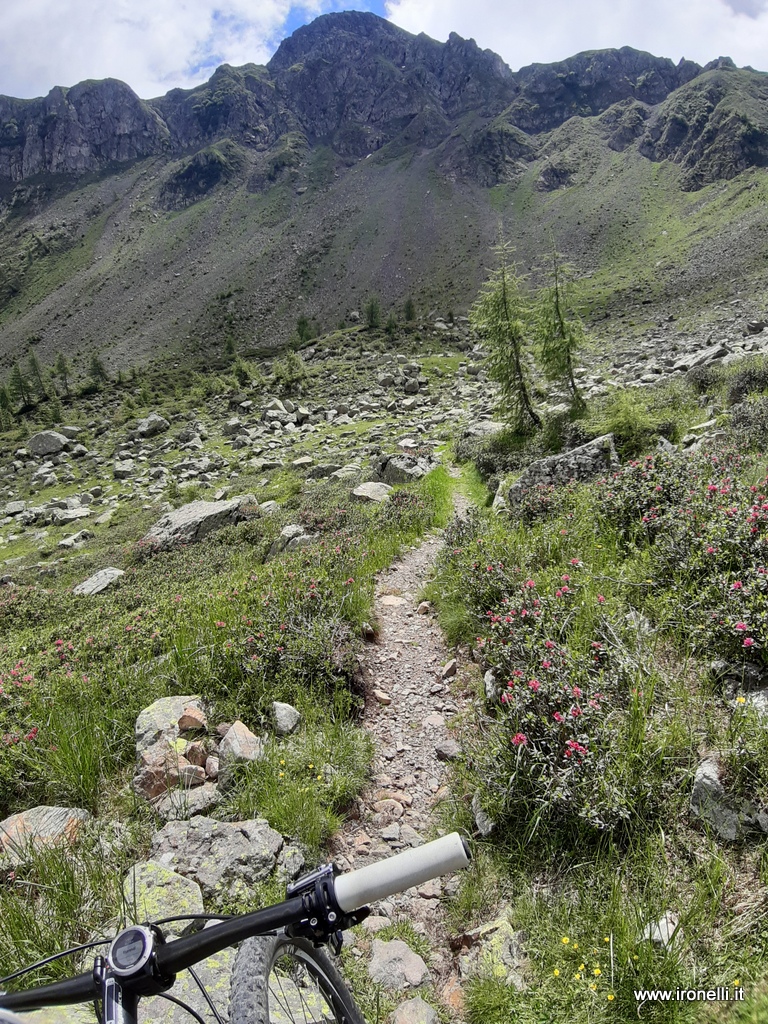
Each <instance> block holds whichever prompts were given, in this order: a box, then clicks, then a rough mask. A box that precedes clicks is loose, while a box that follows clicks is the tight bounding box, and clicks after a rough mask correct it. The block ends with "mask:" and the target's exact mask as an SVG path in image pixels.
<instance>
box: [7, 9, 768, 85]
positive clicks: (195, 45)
mask: <svg viewBox="0 0 768 1024" xmlns="http://www.w3.org/2000/svg"><path fill="white" fill-rule="evenodd" d="M767 8H768V0H675V2H674V3H671V2H670V0H537V3H535V4H532V3H531V2H530V0H503V2H502V0H472V2H471V3H468V2H467V0H357V2H354V3H345V2H344V0H303V2H302V3H301V4H295V3H292V2H291V0H109V2H105V0H24V3H15V4H12V3H6V4H5V5H4V9H3V12H2V20H0V94H4V95H6V96H8V95H10V96H19V97H32V96H41V95H45V94H46V93H47V92H49V90H50V89H51V88H52V87H53V86H55V85H63V86H70V85H74V84H75V83H76V82H78V81H81V80H83V79H85V78H106V77H112V78H120V79H122V80H123V81H125V82H127V83H128V84H129V85H130V86H131V87H132V88H133V89H134V90H135V91H136V92H137V93H138V94H139V95H140V96H142V97H145V98H150V97H153V96H158V95H160V94H162V93H165V92H167V91H168V90H169V89H172V88H174V87H177V86H180V87H183V88H189V87H190V86H193V85H197V84H199V83H200V82H202V81H205V79H207V78H208V77H210V74H211V72H212V71H213V70H214V68H215V67H216V66H217V65H218V64H220V63H224V62H226V63H229V64H234V65H236V66H237V65H240V64H245V63H248V62H254V63H266V61H268V60H269V58H270V56H271V55H272V54H273V53H274V51H275V49H276V48H277V46H278V44H279V42H280V40H281V39H283V38H284V37H285V36H287V35H290V33H291V32H292V31H294V30H295V29H296V28H298V27H299V26H300V25H302V24H304V23H306V22H307V21H311V20H312V19H313V18H314V17H316V16H317V15H319V14H323V13H326V12H328V11H333V10H368V11H373V12H374V13H376V14H379V15H381V16H382V17H387V18H389V19H390V20H392V21H393V22H394V23H395V24H397V25H399V26H401V27H402V28H404V29H406V30H408V31H409V32H414V33H418V32H426V33H427V34H428V35H430V36H432V37H433V38H435V39H440V40H445V39H446V38H447V37H448V34H449V33H450V32H452V31H455V32H458V33H459V35H461V36H464V37H465V38H469V37H471V38H474V39H475V40H476V41H477V42H478V44H479V45H480V46H482V47H487V48H489V49H492V50H494V51H495V52H496V53H499V54H500V55H501V56H502V57H503V58H504V60H505V61H506V62H507V63H508V64H509V65H510V66H511V67H512V68H513V69H517V68H519V67H521V66H522V65H524V64H532V63H536V62H542V63H544V62H549V61H555V60H562V59H564V58H565V57H568V56H571V55H572V54H574V53H577V52H579V51H580V50H588V49H599V48H603V47H610V46H634V47H636V48H637V49H641V50H648V51H650V52H651V53H654V54H656V55H657V56H663V57H671V58H672V59H673V60H674V61H678V60H679V59H680V58H681V57H687V58H688V59H691V60H695V61H698V62H699V63H700V64H704V63H706V62H707V61H709V60H712V59H714V58H715V57H718V56H721V55H727V56H730V57H732V58H733V59H734V60H735V61H736V63H737V64H739V65H746V64H748V65H751V66H753V67H755V68H758V69H760V70H768V10H767Z"/></svg>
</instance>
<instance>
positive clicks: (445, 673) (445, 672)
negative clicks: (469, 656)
mask: <svg viewBox="0 0 768 1024" xmlns="http://www.w3.org/2000/svg"><path fill="white" fill-rule="evenodd" d="M458 670H459V665H458V662H457V661H456V659H455V658H451V660H450V661H449V662H447V663H446V664H445V665H443V667H442V668H441V669H440V678H441V679H453V677H454V676H455V675H456V673H457V672H458Z"/></svg>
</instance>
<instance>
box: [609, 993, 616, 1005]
mask: <svg viewBox="0 0 768 1024" xmlns="http://www.w3.org/2000/svg"><path fill="white" fill-rule="evenodd" d="M614 998H615V997H614V994H613V992H609V993H608V1002H609V1003H612V1002H613V1000H614Z"/></svg>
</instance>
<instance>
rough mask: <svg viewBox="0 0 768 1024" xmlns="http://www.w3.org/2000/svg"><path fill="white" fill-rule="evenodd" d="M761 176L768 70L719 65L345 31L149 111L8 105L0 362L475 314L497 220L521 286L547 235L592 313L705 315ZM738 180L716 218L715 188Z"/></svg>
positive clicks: (1, 102)
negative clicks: (375, 304)
mask: <svg viewBox="0 0 768 1024" xmlns="http://www.w3.org/2000/svg"><path fill="white" fill-rule="evenodd" d="M767 165H768V76H765V75H763V74H760V73H758V72H754V71H751V70H749V69H742V70H738V69H736V68H735V67H734V65H733V63H732V62H731V61H729V60H728V59H727V58H721V59H719V60H717V61H714V62H712V64H709V65H707V66H706V67H703V68H702V67H699V66H698V65H696V64H694V63H692V62H690V61H681V62H680V63H679V64H674V63H673V62H672V61H669V60H666V59H664V58H657V57H654V56H652V55H650V54H647V53H641V52H639V51H636V50H633V49H631V48H628V47H624V48H622V49H618V50H601V51H590V52H586V53H580V54H577V55H576V56H574V57H571V58H570V59H568V60H566V61H561V62H559V63H557V64H551V65H542V64H534V65H531V66H530V67H525V68H521V69H520V70H519V71H517V72H513V71H511V70H510V69H509V68H508V67H507V66H506V65H505V64H504V62H503V61H502V60H501V58H499V57H498V56H497V55H496V54H494V53H492V52H491V51H489V50H482V49H480V48H479V47H478V46H477V45H476V44H475V43H474V41H472V40H465V39H462V38H460V37H459V36H458V35H456V34H452V35H451V36H450V37H449V39H448V40H447V42H445V43H439V42H436V41H435V40H433V39H430V38H428V37H427V36H425V35H419V36H414V35H411V34H409V33H407V32H404V31H402V30H401V29H399V28H397V27H396V26H394V25H392V24H391V23H389V22H387V21H385V20H383V19H381V18H378V17H376V16H375V15H372V14H361V13H355V12H345V13H339V14H330V15H325V16H323V17H320V18H318V19H317V20H316V21H314V22H312V23H311V24H310V25H306V26H304V27H303V28H300V29H299V30H297V31H296V32H294V33H293V35H292V36H291V37H290V38H289V39H286V40H285V41H284V42H283V43H282V44H281V45H280V47H279V48H278V50H277V52H276V53H275V55H274V57H273V58H272V60H271V61H270V62H269V64H268V65H267V66H266V67H262V66H257V65H255V64H247V65H245V66H243V67H240V68H233V67H230V66H228V65H223V66H221V67H220V68H218V69H217V71H216V72H215V74H214V75H213V76H212V77H211V79H210V80H209V81H208V82H206V83H205V84H203V85H201V86H198V87H196V88H194V89H186V90H184V89H174V90H172V91H171V92H169V93H168V94H167V95H165V96H162V97H159V98H155V99H151V100H142V99H139V97H137V96H136V95H135V94H134V93H133V92H132V91H131V89H130V88H129V87H128V86H127V85H125V84H123V83H121V82H118V81H115V80H111V79H108V80H105V81H100V82H83V83H80V84H79V85H76V86H73V87H72V88H69V89H64V88H55V89H53V90H52V91H51V92H50V93H49V95H48V96H46V97H44V98H42V99H35V100H18V99H11V98H7V97H0V364H2V362H3V359H5V361H6V362H7V361H8V360H9V359H12V357H13V356H14V353H19V352H21V353H24V352H26V351H28V349H29V344H30V341H29V339H30V338H32V339H35V342H34V343H35V344H36V345H37V346H38V352H39V354H40V356H41V358H50V356H51V355H52V354H55V352H56V351H58V350H59V349H61V348H62V347H63V346H64V347H69V349H71V350H72V351H82V352H84V353H85V352H89V351H93V350H98V351H103V352H105V353H106V354H107V361H109V358H110V357H111V358H113V359H114V363H115V365H130V364H131V363H132V362H134V361H136V360H137V359H138V360H139V361H140V360H142V359H144V358H148V357H150V356H151V355H152V354H153V353H155V352H157V351H158V350H165V349H167V348H168V347H169V345H170V344H173V345H176V346H177V347H181V348H182V349H183V348H185V347H187V348H195V346H198V347H199V346H204V345H206V344H207V345H214V344H218V343H220V342H221V339H222V338H224V337H233V338H234V339H235V340H236V341H237V342H238V344H240V345H241V346H242V347H243V348H246V349H247V348H248V347H249V346H250V345H257V346H262V347H263V346H266V345H272V344H277V343H280V342H282V341H285V340H287V338H288V337H289V336H290V333H291V330H292V328H293V325H294V324H295V322H296V317H297V315H299V313H301V314H304V315H307V316H309V317H314V318H315V319H316V320H317V321H318V322H319V323H321V324H323V325H325V326H326V327H327V326H333V325H336V324H338V323H339V322H340V320H342V319H344V318H345V317H346V315H347V313H348V312H349V311H350V310H351V309H355V308H359V307H360V306H361V305H362V304H363V303H364V301H365V297H366V295H370V294H371V293H376V294H378V295H379V296H380V298H381V300H382V302H383V303H384V304H385V305H387V304H388V305H390V306H391V307H394V306H395V305H396V304H398V303H402V301H403V298H404V297H405V296H406V295H412V296H414V297H415V298H416V300H417V302H418V304H419V306H420V308H422V309H431V308H439V307H440V306H442V307H443V308H455V309H456V310H462V309H465V308H466V306H467V305H468V303H469V302H470V301H471V299H472V297H473V296H474V295H475V294H476V290H477V287H478V286H479V283H480V282H481V281H482V280H483V278H484V277H485V275H486V273H487V260H488V253H489V250H490V248H491V247H492V245H493V243H494V241H495V240H496V238H497V234H498V226H499V221H500V220H503V221H504V222H505V224H506V227H507V229H508V230H509V231H510V232H511V233H513V234H514V238H515V243H516V245H517V251H518V257H519V259H520V261H521V264H522V265H523V266H524V267H531V268H535V266H536V265H537V263H538V262H539V260H540V256H541V250H542V246H544V247H545V248H546V245H547V244H548V243H546V242H544V241H543V240H544V239H548V238H555V239H556V241H557V244H558V246H560V247H561V249H562V250H563V251H564V252H565V253H566V255H568V256H569V257H570V258H571V259H572V260H573V261H574V263H575V264H576V265H578V267H579V269H580V272H581V273H582V275H583V277H584V280H585V281H586V282H588V287H589V288H591V296H592V297H591V298H589V301H588V305H589V308H593V307H594V308H595V309H597V308H598V307H600V306H601V304H602V306H603V307H604V306H605V304H606V302H607V301H608V300H607V299H606V296H613V298H612V299H611V300H610V302H614V300H615V299H616V296H617V295H619V294H620V295H621V302H622V303H627V304H628V305H629V307H631V306H632V305H633V304H634V303H646V304H647V303H651V302H653V301H656V299H654V296H655V297H656V298H658V299H659V300H660V299H661V297H662V296H665V295H672V296H676V295H678V294H684V295H685V296H686V297H687V300H691V301H692V296H694V295H695V294H697V293H699V292H700V293H701V294H706V295H709V294H712V292H713V288H714V287H715V286H714V282H715V281H716V279H717V278H718V275H720V274H721V273H722V268H723V267H724V266H725V267H728V268H729V273H732V274H733V275H734V276H735V277H738V276H739V275H741V276H742V277H743V275H744V274H749V273H752V270H753V269H754V268H756V267H762V266H763V265H764V259H765V257H766V255H768V254H766V253H765V252H764V250H765V249H766V245H765V244H764V243H763V242H762V241H761V240H760V239H762V238H763V237H766V233H765V232H763V233H762V234H760V232H761V231H762V229H763V227H765V224H764V221H765V220H768V215H766V216H765V217H764V216H763V213H762V210H763V207H764V205H765V204H764V203H763V202H762V199H761V196H762V194H763V189H764V185H765V182H764V181H763V176H762V175H761V173H760V168H762V167H764V166H767ZM749 175H753V177H752V178H749V182H748V189H747V191H746V192H745V188H747V186H743V187H742V185H740V184H739V181H740V176H749ZM731 179H737V180H736V181H735V182H734V185H733V191H732V193H729V194H728V196H725V197H724V198H723V199H722V203H724V204H725V203H726V200H727V202H728V203H729V204H730V205H728V206H727V211H726V209H725V208H724V209H723V210H722V211H720V210H719V208H718V207H717V202H715V201H714V200H715V195H716V194H715V193H713V194H712V195H711V196H710V195H709V194H708V193H707V192H706V189H707V187H708V186H710V185H713V183H720V184H718V186H717V187H718V188H720V189H721V187H722V182H725V181H730V180H731ZM690 193H696V196H698V195H699V193H702V194H703V198H701V199H697V198H695V197H692V198H691V202H690V203H689V201H688V200H687V199H686V198H685V197H686V196H687V195H688V194H690ZM742 193H744V194H743V195H742ZM729 197H731V198H729ZM766 199H768V191H767V192H766ZM662 200H663V202H662ZM718 202H719V200H718ZM691 204H693V205H691ZM742 207H743V209H742ZM713 211H716V212H713ZM726 213H727V217H728V218H729V219H728V222H727V224H728V229H727V231H724V230H723V222H724V218H725V217H726ZM734 218H735V219H734ZM739 218H742V219H741V220H740V219H739ZM662 224H663V228H662V226H661V225H662ZM672 224H674V225H676V227H675V228H674V230H669V229H668V225H672ZM742 224H743V227H742V226H740V225H742ZM662 231H663V233H662ZM712 237H715V238H716V239H717V245H716V247H715V248H714V249H713V246H712V244H711V238H712ZM662 239H663V240H664V241H660V240H662ZM718 246H719V248H717V247H718ZM718 254H719V255H718ZM617 266H623V267H624V270H623V271H622V272H619V271H617V270H616V268H617ZM681 267H684V268H685V270H684V271H683V270H681V269H680V268H681ZM610 302H609V303H608V304H609V305H610ZM616 302H618V300H616ZM600 315H603V314H602V313H601V314H600ZM0 369H2V366H0Z"/></svg>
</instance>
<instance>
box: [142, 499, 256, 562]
mask: <svg viewBox="0 0 768 1024" xmlns="http://www.w3.org/2000/svg"><path fill="white" fill-rule="evenodd" d="M255 504H256V499H255V498H254V497H253V495H252V494H241V495H239V496H238V497H236V498H230V499H229V500H228V501H191V502H189V503H188V504H187V505H182V506H181V508H176V509H173V511H171V512H166V514H165V515H164V516H163V517H162V518H161V519H158V521H157V522H156V523H155V525H154V526H153V527H152V528H151V529H150V530H149V532H148V533H146V534H145V535H144V537H143V543H145V544H149V545H152V546H153V547H154V548H156V549H157V550H166V549H168V548H172V547H176V546H177V545H179V544H194V543H196V542H197V541H200V540H202V539H203V537H207V536H208V534H209V533H213V532H214V531H215V530H220V529H221V528H222V527H223V526H226V525H227V524H229V523H232V522H235V521H236V520H237V518H238V516H239V514H240V510H241V508H242V507H243V506H244V505H255Z"/></svg>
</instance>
